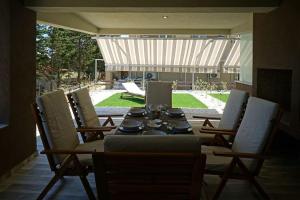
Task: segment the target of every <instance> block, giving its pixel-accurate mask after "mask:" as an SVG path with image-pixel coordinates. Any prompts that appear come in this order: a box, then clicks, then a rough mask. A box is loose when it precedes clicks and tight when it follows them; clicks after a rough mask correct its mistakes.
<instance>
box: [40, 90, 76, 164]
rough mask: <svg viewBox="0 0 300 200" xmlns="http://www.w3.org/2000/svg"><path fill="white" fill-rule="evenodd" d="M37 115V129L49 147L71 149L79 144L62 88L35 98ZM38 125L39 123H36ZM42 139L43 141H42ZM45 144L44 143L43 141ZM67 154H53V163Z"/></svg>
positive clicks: (59, 161) (58, 161) (61, 159)
mask: <svg viewBox="0 0 300 200" xmlns="http://www.w3.org/2000/svg"><path fill="white" fill-rule="evenodd" d="M36 102H37V106H38V109H36V111H39V113H37V112H36V113H37V114H38V116H37V118H38V117H40V121H41V122H42V123H41V124H40V125H41V126H39V131H40V134H41V137H42V139H43V140H44V141H45V142H47V143H48V147H47V148H49V149H55V150H73V149H75V148H76V147H77V146H78V144H79V138H78V135H77V132H76V128H75V126H74V123H73V120H72V116H71V113H70V110H69V106H68V102H67V100H66V97H65V94H64V92H63V91H62V90H57V91H54V92H50V93H46V94H44V95H42V96H40V97H38V98H37V100H36ZM38 125H39V124H38ZM44 141H43V143H44ZM44 145H45V143H44ZM66 156H67V155H59V156H53V160H54V162H55V164H60V163H61V162H62V161H63V160H64V158H65V157H66Z"/></svg>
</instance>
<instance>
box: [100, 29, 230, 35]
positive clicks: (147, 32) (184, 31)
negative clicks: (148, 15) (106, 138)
mask: <svg viewBox="0 0 300 200" xmlns="http://www.w3.org/2000/svg"><path fill="white" fill-rule="evenodd" d="M230 33H231V30H230V29H112V28H104V29H99V31H98V34H99V35H121V34H125V35H126V34H128V35H152V34H155V35H157V34H159V35H160V34H162V35H164V34H170V35H173V34H175V35H193V34H194V35H197V34H205V35H230Z"/></svg>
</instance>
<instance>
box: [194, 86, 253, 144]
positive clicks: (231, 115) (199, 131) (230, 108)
mask: <svg viewBox="0 0 300 200" xmlns="http://www.w3.org/2000/svg"><path fill="white" fill-rule="evenodd" d="M248 97H249V94H248V93H247V92H245V91H241V90H236V89H233V90H231V91H230V95H229V98H228V101H227V103H226V105H225V108H224V112H223V115H222V117H209V116H193V118H198V119H203V120H204V123H203V124H202V126H200V127H196V126H195V127H193V130H194V133H195V134H196V135H200V137H202V139H203V141H204V142H205V144H207V145H223V146H227V147H230V145H231V144H230V143H232V141H233V137H232V133H235V132H236V131H237V129H238V127H239V124H240V123H241V120H242V117H243V114H244V112H245V109H246V104H247V100H248ZM212 120H219V121H220V122H219V125H218V127H214V126H213V124H212V122H211V121H212ZM220 131H221V132H226V133H228V134H227V135H213V134H205V133H214V132H220Z"/></svg>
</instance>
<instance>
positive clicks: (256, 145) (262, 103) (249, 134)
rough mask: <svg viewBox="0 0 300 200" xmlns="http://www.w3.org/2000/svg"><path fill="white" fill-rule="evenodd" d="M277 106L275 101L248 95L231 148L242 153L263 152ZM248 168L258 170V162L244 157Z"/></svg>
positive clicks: (276, 114)
mask: <svg viewBox="0 0 300 200" xmlns="http://www.w3.org/2000/svg"><path fill="white" fill-rule="evenodd" d="M278 113H279V106H278V104H276V103H273V102H270V101H267V100H264V99H260V98H256V97H250V98H249V100H248V104H247V108H246V111H245V114H244V117H243V120H242V122H241V124H240V127H239V129H238V132H237V134H236V136H235V139H234V142H233V145H232V150H233V151H236V152H243V153H254V154H263V153H264V152H265V148H266V146H267V145H268V141H269V139H270V135H271V132H273V128H274V126H275V123H276V119H277V117H278ZM244 162H245V164H246V165H247V166H248V167H249V169H250V170H252V171H253V170H258V169H256V168H257V164H258V162H257V161H255V160H251V159H248V160H246V159H244Z"/></svg>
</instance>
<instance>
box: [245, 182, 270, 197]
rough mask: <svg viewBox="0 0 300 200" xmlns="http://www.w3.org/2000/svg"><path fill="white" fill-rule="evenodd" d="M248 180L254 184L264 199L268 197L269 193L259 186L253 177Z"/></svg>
mask: <svg viewBox="0 0 300 200" xmlns="http://www.w3.org/2000/svg"><path fill="white" fill-rule="evenodd" d="M250 182H251V183H252V184H253V185H254V186H255V188H256V189H257V191H258V192H259V193H260V194H261V195H262V196H263V198H264V199H268V200H269V199H270V197H269V195H268V194H267V193H266V192H265V190H264V189H263V188H262V187H261V185H260V184H259V183H258V182H257V181H256V180H255V178H254V177H253V178H252V179H251V180H250Z"/></svg>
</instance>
